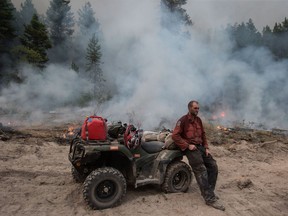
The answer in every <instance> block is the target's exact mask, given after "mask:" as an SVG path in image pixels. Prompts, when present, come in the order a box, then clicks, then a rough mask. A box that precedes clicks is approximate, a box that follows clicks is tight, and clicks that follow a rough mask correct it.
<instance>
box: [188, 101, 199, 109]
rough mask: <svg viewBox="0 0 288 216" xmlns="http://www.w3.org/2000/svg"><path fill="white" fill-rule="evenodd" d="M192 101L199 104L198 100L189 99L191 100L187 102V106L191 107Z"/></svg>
mask: <svg viewBox="0 0 288 216" xmlns="http://www.w3.org/2000/svg"><path fill="white" fill-rule="evenodd" d="M193 103H196V104H199V102H198V101H196V100H191V101H190V102H189V103H188V108H189V107H191V106H192V104H193Z"/></svg>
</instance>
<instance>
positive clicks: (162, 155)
mask: <svg viewBox="0 0 288 216" xmlns="http://www.w3.org/2000/svg"><path fill="white" fill-rule="evenodd" d="M123 128H124V130H123ZM84 129H85V127H82V132H81V130H79V132H78V133H76V135H75V137H74V139H73V140H72V141H71V144H70V151H69V160H70V162H71V163H72V176H73V178H74V180H75V181H76V182H84V183H83V196H84V200H85V201H86V203H87V204H88V205H89V206H90V207H91V208H92V209H105V208H110V207H114V206H116V205H118V204H119V203H120V202H121V199H122V198H123V197H124V195H125V194H126V188H127V185H133V186H134V187H135V188H137V187H140V186H143V185H147V184H156V185H159V186H161V188H162V190H163V191H164V192H165V193H173V192H186V191H187V190H188V189H189V186H190V184H191V181H192V172H191V168H190V166H188V165H187V164H186V163H184V162H183V161H182V159H183V153H182V152H181V151H180V150H167V149H164V148H163V146H164V143H163V142H159V141H150V142H144V141H143V140H141V130H136V128H135V127H134V126H133V125H129V126H126V125H125V126H123V125H121V124H120V125H119V130H118V131H120V132H119V134H117V133H116V135H115V133H114V137H112V138H111V137H110V136H107V138H106V139H105V140H89V139H87V137H86V139H83V134H84V133H83V130H84ZM86 129H87V128H86ZM114 131H115V127H114ZM121 131H122V132H121ZM123 132H124V134H123ZM81 134H82V136H81ZM108 134H109V130H108Z"/></svg>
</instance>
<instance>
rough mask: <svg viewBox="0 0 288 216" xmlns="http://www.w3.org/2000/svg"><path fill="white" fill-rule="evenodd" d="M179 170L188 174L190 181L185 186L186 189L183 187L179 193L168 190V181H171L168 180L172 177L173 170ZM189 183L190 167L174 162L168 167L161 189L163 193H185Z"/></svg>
mask: <svg viewBox="0 0 288 216" xmlns="http://www.w3.org/2000/svg"><path fill="white" fill-rule="evenodd" d="M181 168H184V169H186V170H187V171H188V172H189V174H190V179H189V181H188V184H187V185H186V186H185V187H186V188H185V187H184V188H183V189H181V191H173V190H172V189H171V188H170V181H171V179H170V178H171V176H172V175H173V173H174V172H175V170H178V169H181ZM191 181H192V169H191V167H190V166H189V165H188V164H186V163H185V162H183V161H176V162H172V163H171V164H169V165H168V167H167V171H166V175H165V178H164V182H163V184H162V185H161V188H162V190H163V191H164V192H165V193H175V192H187V190H188V189H189V186H190V184H191Z"/></svg>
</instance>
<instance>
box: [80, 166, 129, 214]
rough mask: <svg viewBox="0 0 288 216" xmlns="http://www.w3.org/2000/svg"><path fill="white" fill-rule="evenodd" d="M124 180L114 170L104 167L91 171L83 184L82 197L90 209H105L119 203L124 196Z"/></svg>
mask: <svg viewBox="0 0 288 216" xmlns="http://www.w3.org/2000/svg"><path fill="white" fill-rule="evenodd" d="M126 188H127V185H126V180H125V178H124V176H123V174H122V173H121V172H120V171H118V170H117V169H115V168H112V167H104V168H99V169H96V170H94V171H92V172H91V173H90V174H89V175H88V176H87V178H86V180H85V182H84V184H83V196H84V200H85V201H86V203H87V204H88V205H89V206H90V207H91V208H92V209H105V208H110V207H114V206H116V205H117V204H119V203H120V201H121V199H122V198H123V197H124V195H125V194H126Z"/></svg>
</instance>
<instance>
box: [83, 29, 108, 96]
mask: <svg viewBox="0 0 288 216" xmlns="http://www.w3.org/2000/svg"><path fill="white" fill-rule="evenodd" d="M101 57H102V54H101V46H100V44H99V42H98V39H97V38H96V35H95V34H94V35H93V36H92V38H91V39H90V41H89V44H88V47H87V54H86V61H87V65H86V71H87V72H88V76H89V77H90V78H91V80H92V81H93V84H94V89H93V95H94V99H96V100H98V101H101V100H102V99H103V96H102V95H101V90H102V88H103V82H104V81H105V80H104V78H103V72H102V70H101V67H100V64H101Z"/></svg>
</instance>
